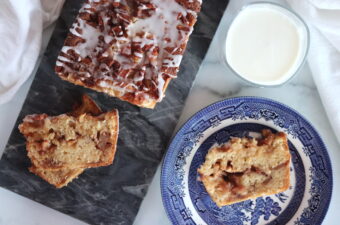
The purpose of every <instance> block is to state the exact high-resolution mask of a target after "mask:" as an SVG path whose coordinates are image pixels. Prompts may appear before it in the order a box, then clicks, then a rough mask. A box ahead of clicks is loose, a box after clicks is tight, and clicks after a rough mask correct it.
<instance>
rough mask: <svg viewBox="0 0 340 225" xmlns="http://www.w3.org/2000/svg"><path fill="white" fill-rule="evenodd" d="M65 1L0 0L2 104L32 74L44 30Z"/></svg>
mask: <svg viewBox="0 0 340 225" xmlns="http://www.w3.org/2000/svg"><path fill="white" fill-rule="evenodd" d="M63 3H64V0H1V1H0V68H1V72H0V104H3V103H5V102H8V101H9V100H10V99H11V98H12V97H13V96H14V94H15V93H16V92H17V90H18V89H19V88H20V86H21V85H22V84H23V83H24V82H25V81H26V80H27V79H28V77H29V76H30V75H31V73H32V71H33V68H34V66H35V64H36V61H37V59H38V56H39V53H40V48H41V39H42V31H43V29H44V28H45V27H47V26H49V25H50V24H51V23H53V22H54V21H55V20H56V19H57V18H58V16H59V13H60V10H61V8H62V5H63Z"/></svg>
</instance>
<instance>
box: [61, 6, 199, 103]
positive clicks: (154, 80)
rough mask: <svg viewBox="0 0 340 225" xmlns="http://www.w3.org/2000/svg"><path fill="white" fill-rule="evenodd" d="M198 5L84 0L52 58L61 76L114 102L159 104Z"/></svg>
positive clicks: (173, 72) (177, 65) (180, 53)
mask: <svg viewBox="0 0 340 225" xmlns="http://www.w3.org/2000/svg"><path fill="white" fill-rule="evenodd" d="M200 5H201V0H88V1H87V2H86V3H85V4H84V6H83V7H82V8H81V10H80V12H79V15H78V17H77V18H76V21H75V22H74V24H73V25H72V27H71V28H70V33H69V35H68V37H67V38H66V40H65V44H64V47H63V48H62V50H61V53H60V55H59V57H58V59H57V64H56V71H57V73H58V74H59V75H60V76H64V77H68V76H73V78H74V77H75V78H76V79H77V80H80V81H81V82H82V83H83V84H85V85H86V86H88V87H91V86H93V87H101V88H109V89H113V90H114V91H115V92H117V93H119V94H118V97H123V98H125V99H127V100H129V98H131V99H132V100H131V101H133V99H134V100H135V101H136V99H139V100H140V101H143V100H145V99H150V98H151V99H152V100H154V101H161V99H162V97H163V96H164V91H165V88H166V85H167V82H168V81H169V80H170V79H171V78H174V77H176V75H177V71H178V68H179V65H180V62H181V59H182V55H183V53H184V50H185V47H186V43H187V41H188V37H189V35H190V34H191V32H192V30H193V25H194V23H195V22H196V17H197V12H198V11H199V10H200Z"/></svg>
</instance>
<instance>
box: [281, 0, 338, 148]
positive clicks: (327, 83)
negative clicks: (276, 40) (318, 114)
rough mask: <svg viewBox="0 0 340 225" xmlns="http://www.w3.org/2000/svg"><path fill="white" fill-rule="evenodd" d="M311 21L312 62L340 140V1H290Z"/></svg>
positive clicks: (309, 24) (314, 76)
mask: <svg viewBox="0 0 340 225" xmlns="http://www.w3.org/2000/svg"><path fill="white" fill-rule="evenodd" d="M287 1H288V3H289V4H290V6H291V7H292V8H293V9H294V10H295V11H296V12H297V13H298V14H300V15H301V16H302V17H303V19H304V20H305V21H306V22H307V24H308V26H309V30H310V36H311V44H310V51H309V55H308V63H309V66H310V68H311V71H312V75H313V79H314V82H315V85H316V87H317V89H318V91H319V94H320V97H321V100H322V103H323V105H324V108H325V110H326V113H327V115H328V118H329V121H330V123H331V125H332V127H333V130H334V133H335V135H336V136H337V139H338V142H340V1H339V0H299V1H297V0H287Z"/></svg>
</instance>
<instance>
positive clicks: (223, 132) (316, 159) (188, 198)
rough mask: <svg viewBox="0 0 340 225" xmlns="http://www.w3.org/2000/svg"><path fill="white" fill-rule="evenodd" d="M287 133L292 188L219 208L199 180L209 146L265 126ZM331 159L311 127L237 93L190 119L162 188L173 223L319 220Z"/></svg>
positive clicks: (278, 107)
mask: <svg viewBox="0 0 340 225" xmlns="http://www.w3.org/2000/svg"><path fill="white" fill-rule="evenodd" d="M264 128H267V129H271V130H272V131H274V132H277V131H283V132H285V133H287V134H288V140H289V149H290V152H291V155H292V160H291V165H290V169H291V186H290V188H289V189H288V190H287V191H285V192H282V193H279V194H276V195H271V196H266V197H259V198H256V199H253V200H248V201H244V202H241V203H236V204H232V205H230V206H224V207H222V208H219V207H217V206H216V204H215V203H214V202H213V201H212V200H211V198H210V197H209V195H208V193H207V192H206V191H205V188H204V186H203V184H202V183H201V182H200V181H199V180H198V179H197V178H198V174H197V168H198V167H199V166H200V165H201V164H202V163H203V162H204V159H205V155H206V154H207V152H208V150H209V149H210V148H211V146H213V145H215V144H222V143H225V142H227V141H228V140H229V138H230V137H244V136H250V137H257V136H259V135H260V134H259V132H260V131H261V130H262V129H264ZM332 179H333V178H332V168H331V162H330V159H329V156H328V153H327V150H326V147H325V145H324V143H323V141H322V140H321V138H320V136H319V135H318V133H317V132H316V130H315V129H314V128H313V127H312V125H311V124H310V123H309V122H308V121H307V120H306V119H304V118H303V117H302V116H301V115H300V114H299V113H297V112H296V111H294V110H293V109H291V108H289V107H287V106H285V105H283V104H281V103H279V102H276V101H273V100H270V99H265V98H258V97H239V98H232V99H226V100H223V101H220V102H217V103H214V104H212V105H210V106H208V107H206V108H204V109H202V110H201V111H199V112H197V113H196V114H195V115H194V116H193V117H191V118H190V119H189V120H188V121H187V122H186V123H185V124H184V125H183V127H182V128H181V129H180V130H179V131H178V133H177V134H176V136H175V137H174V138H173V140H172V143H171V144H170V146H169V149H168V151H167V154H166V156H165V158H164V161H163V165H162V171H161V192H162V198H163V204H164V207H165V209H166V212H167V214H168V216H169V218H170V220H171V221H172V223H173V224H180V225H182V224H183V225H203V224H209V225H222V224H233V225H238V224H240V225H243V224H251V225H255V224H295V225H300V224H313V225H314V224H321V222H322V220H323V218H324V217H325V214H326V212H327V210H328V206H329V203H330V199H331V196H332V188H333V180H332Z"/></svg>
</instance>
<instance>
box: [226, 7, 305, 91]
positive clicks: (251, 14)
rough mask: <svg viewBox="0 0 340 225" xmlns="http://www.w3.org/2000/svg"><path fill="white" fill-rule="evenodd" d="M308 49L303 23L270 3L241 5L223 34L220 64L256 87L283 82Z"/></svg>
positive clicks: (292, 73) (300, 62)
mask: <svg viewBox="0 0 340 225" xmlns="http://www.w3.org/2000/svg"><path fill="white" fill-rule="evenodd" d="M308 48H309V31H308V28H307V26H306V24H305V22H304V21H303V20H302V19H301V18H300V17H299V16H298V15H297V14H296V13H294V12H292V11H291V10H289V9H287V8H285V7H283V6H281V5H278V4H274V3H269V2H256V3H251V4H248V5H246V6H244V7H243V8H242V9H241V10H240V11H239V13H238V14H237V15H236V17H235V19H234V20H233V21H232V23H231V25H230V28H229V30H228V32H227V37H226V41H225V45H224V49H223V50H224V51H223V61H224V62H225V63H226V65H227V66H228V67H229V68H230V69H231V70H232V71H233V72H234V73H235V74H237V75H238V76H239V77H241V78H242V79H244V80H246V81H248V82H250V83H251V84H254V85H256V86H261V87H266V86H278V85H282V84H284V83H286V82H287V81H288V80H289V79H290V78H292V77H293V76H294V75H295V74H296V73H297V72H298V71H299V69H300V68H301V67H302V65H303V63H304V61H305V60H306V56H307V52H308Z"/></svg>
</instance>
